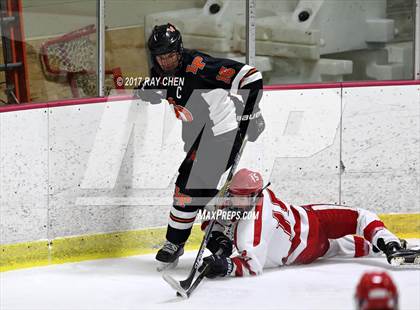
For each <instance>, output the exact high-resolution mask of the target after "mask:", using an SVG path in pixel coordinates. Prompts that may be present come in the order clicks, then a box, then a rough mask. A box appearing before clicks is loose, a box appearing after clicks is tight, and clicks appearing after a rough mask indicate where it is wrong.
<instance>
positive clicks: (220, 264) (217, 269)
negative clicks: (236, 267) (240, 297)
mask: <svg viewBox="0 0 420 310" xmlns="http://www.w3.org/2000/svg"><path fill="white" fill-rule="evenodd" d="M204 269H206V270H207V271H206V274H205V276H206V278H209V279H214V278H216V277H225V276H227V275H229V274H231V272H232V270H233V263H232V260H231V259H230V258H229V257H223V256H219V255H211V256H207V257H205V258H204V259H203V264H202V265H201V266H200V268H199V269H198V271H199V272H203V271H204Z"/></svg>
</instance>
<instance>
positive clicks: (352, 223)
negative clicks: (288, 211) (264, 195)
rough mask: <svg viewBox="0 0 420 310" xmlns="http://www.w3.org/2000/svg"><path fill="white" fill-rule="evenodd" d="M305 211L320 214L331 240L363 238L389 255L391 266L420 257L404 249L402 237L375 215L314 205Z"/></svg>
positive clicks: (343, 207)
mask: <svg viewBox="0 0 420 310" xmlns="http://www.w3.org/2000/svg"><path fill="white" fill-rule="evenodd" d="M305 208H307V209H309V210H311V211H312V212H314V213H315V214H316V216H317V218H318V220H319V222H320V226H321V228H322V230H323V231H324V233H325V235H326V236H327V237H328V238H329V239H338V238H342V237H344V236H346V235H353V234H356V235H359V236H363V237H364V239H366V240H367V241H369V242H370V243H371V244H372V245H373V246H375V247H377V248H378V249H380V250H381V251H382V252H384V253H385V255H386V256H387V259H388V262H391V260H392V259H393V258H395V257H396V256H405V257H407V258H408V259H409V260H410V259H411V258H412V259H413V260H414V259H416V257H417V254H416V253H415V252H413V251H411V250H405V249H403V247H402V246H401V243H400V240H399V239H398V237H397V236H395V235H394V234H393V233H392V232H390V231H389V230H388V229H387V228H386V227H385V225H384V223H383V222H382V221H381V220H380V219H379V217H378V216H377V215H376V214H375V213H373V212H370V211H368V210H365V209H362V208H349V207H345V206H335V205H311V206H305Z"/></svg>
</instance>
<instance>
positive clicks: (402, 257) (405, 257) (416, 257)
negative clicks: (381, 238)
mask: <svg viewBox="0 0 420 310" xmlns="http://www.w3.org/2000/svg"><path fill="white" fill-rule="evenodd" d="M378 243H379V242H378ZM378 245H379V244H378ZM381 247H383V252H384V253H385V255H386V259H387V261H388V263H390V264H391V265H393V266H400V265H419V264H420V250H414V249H407V248H404V247H401V245H400V244H399V243H398V242H395V241H392V242H388V243H387V244H383V245H382V246H381Z"/></svg>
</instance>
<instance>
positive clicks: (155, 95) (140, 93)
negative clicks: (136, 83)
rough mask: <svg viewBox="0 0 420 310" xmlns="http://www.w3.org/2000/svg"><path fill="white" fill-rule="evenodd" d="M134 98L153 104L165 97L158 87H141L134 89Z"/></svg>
mask: <svg viewBox="0 0 420 310" xmlns="http://www.w3.org/2000/svg"><path fill="white" fill-rule="evenodd" d="M133 95H134V98H138V99H141V100H143V101H147V102H150V103H151V104H158V103H160V102H161V100H162V99H165V98H164V97H163V95H162V94H161V93H159V92H158V90H156V89H143V87H139V88H136V89H134V94H133Z"/></svg>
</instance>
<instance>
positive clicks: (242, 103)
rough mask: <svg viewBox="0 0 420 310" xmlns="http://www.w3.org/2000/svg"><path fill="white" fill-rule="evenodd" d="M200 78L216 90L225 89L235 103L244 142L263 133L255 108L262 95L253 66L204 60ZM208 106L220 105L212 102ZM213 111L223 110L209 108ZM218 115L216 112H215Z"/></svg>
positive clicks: (258, 74)
mask: <svg viewBox="0 0 420 310" xmlns="http://www.w3.org/2000/svg"><path fill="white" fill-rule="evenodd" d="M203 62H204V63H205V66H204V67H203V76H204V77H205V78H206V79H207V80H208V81H210V82H211V83H212V84H213V86H214V87H215V88H216V89H220V88H223V89H225V90H227V91H228V92H229V94H230V96H231V98H232V101H233V102H234V103H235V108H236V113H237V121H238V123H239V124H238V126H239V130H240V132H241V133H242V136H245V134H247V135H248V141H251V142H254V141H256V140H257V138H258V136H259V135H260V134H261V133H262V132H263V131H264V128H265V123H264V119H263V117H262V114H261V110H260V107H259V102H260V101H261V98H262V94H263V81H262V75H261V72H259V71H258V70H257V69H256V68H255V67H252V66H249V65H245V64H242V63H240V62H237V61H234V60H230V59H217V58H205V57H204V60H203ZM212 104H215V105H217V104H223V103H221V102H217V100H215V101H213V102H212ZM211 110H214V111H218V110H220V111H223V110H225V111H226V109H225V107H224V106H221V107H219V108H217V107H213V109H211ZM215 114H220V113H215Z"/></svg>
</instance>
